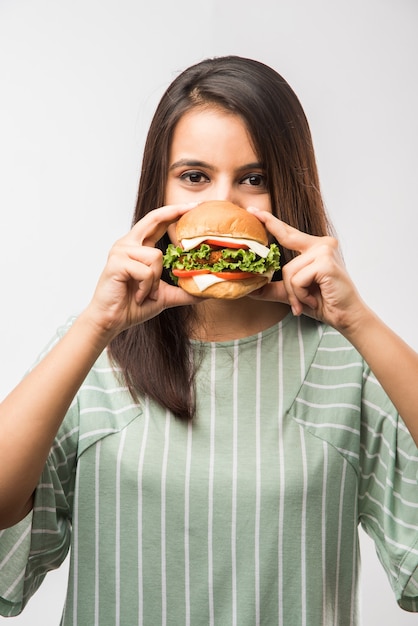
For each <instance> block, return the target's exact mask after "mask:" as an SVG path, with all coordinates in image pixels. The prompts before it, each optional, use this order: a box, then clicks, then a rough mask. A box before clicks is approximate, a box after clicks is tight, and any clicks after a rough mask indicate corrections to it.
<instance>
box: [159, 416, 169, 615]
mask: <svg viewBox="0 0 418 626" xmlns="http://www.w3.org/2000/svg"><path fill="white" fill-rule="evenodd" d="M170 423H171V417H170V413H169V411H166V416H165V432H164V452H163V465H162V469H161V624H162V626H165V625H166V623H167V558H166V517H165V516H166V488H167V465H168V451H169V448H170Z"/></svg>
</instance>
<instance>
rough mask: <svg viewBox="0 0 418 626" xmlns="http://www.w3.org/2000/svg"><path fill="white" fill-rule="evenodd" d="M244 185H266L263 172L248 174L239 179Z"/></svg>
mask: <svg viewBox="0 0 418 626" xmlns="http://www.w3.org/2000/svg"><path fill="white" fill-rule="evenodd" d="M241 182H242V183H243V184H244V185H251V187H262V188H263V189H265V188H266V187H267V183H266V177H265V176H264V175H263V174H248V176H245V178H243V179H242V181H241Z"/></svg>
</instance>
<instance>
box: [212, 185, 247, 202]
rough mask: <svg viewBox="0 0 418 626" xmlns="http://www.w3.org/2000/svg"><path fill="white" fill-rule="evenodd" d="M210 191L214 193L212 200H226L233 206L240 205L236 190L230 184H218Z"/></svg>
mask: <svg viewBox="0 0 418 626" xmlns="http://www.w3.org/2000/svg"><path fill="white" fill-rule="evenodd" d="M212 191H213V192H214V197H213V199H214V200H226V201H228V202H232V203H233V204H238V205H239V204H240V202H239V193H238V190H237V189H236V187H235V185H233V184H231V183H227V182H224V183H219V184H218V185H216V186H215V189H213V190H212ZM215 196H216V197H215Z"/></svg>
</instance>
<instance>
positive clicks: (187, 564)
mask: <svg viewBox="0 0 418 626" xmlns="http://www.w3.org/2000/svg"><path fill="white" fill-rule="evenodd" d="M192 433H193V428H192V423H191V422H189V424H188V426H187V451H186V476H185V485H184V586H185V605H186V619H185V626H190V535H189V528H190V470H191V464H192Z"/></svg>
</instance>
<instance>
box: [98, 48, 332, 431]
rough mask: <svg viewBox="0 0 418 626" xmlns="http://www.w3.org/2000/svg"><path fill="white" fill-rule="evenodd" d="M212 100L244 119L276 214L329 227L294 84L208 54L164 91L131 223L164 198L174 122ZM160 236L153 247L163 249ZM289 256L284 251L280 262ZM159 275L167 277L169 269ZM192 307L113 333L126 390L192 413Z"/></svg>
mask: <svg viewBox="0 0 418 626" xmlns="http://www.w3.org/2000/svg"><path fill="white" fill-rule="evenodd" d="M207 105H216V106H217V107H221V108H222V109H224V110H227V111H229V112H232V113H235V114H237V115H239V116H240V117H241V119H243V121H244V122H245V124H246V126H247V128H248V131H249V133H250V136H251V138H252V141H253V144H254V150H255V152H256V154H257V156H258V158H259V159H260V161H261V162H262V163H263V166H264V168H265V172H266V177H267V181H268V186H269V192H270V196H271V204H272V208H273V213H274V214H275V215H277V216H278V217H280V219H282V220H284V221H285V222H287V223H288V224H291V225H292V226H295V227H296V228H298V229H299V230H301V231H304V232H307V233H310V234H313V235H326V234H329V232H331V227H330V225H329V222H328V220H327V216H326V211H325V208H324V204H323V200H322V197H321V193H320V188H319V179H318V172H317V166H316V162H315V155H314V150H313V145H312V138H311V133H310V130H309V125H308V122H307V119H306V116H305V114H304V111H303V109H302V107H301V104H300V102H299V100H298V98H297V96H296V95H295V93H294V91H293V90H292V89H291V87H290V86H289V85H288V83H287V82H286V81H285V80H284V78H282V77H281V76H280V75H279V74H278V73H277V72H276V71H275V70H273V69H272V68H270V67H268V66H267V65H264V64H263V63H260V62H258V61H254V60H252V59H246V58H242V57H237V56H227V57H220V58H214V59H207V60H205V61H202V62H200V63H198V64H196V65H193V66H192V67H190V68H188V69H187V70H185V71H184V72H182V73H181V74H180V75H179V76H178V77H177V78H176V79H175V80H174V81H173V82H172V83H171V85H170V86H169V87H168V89H167V91H166V92H165V94H164V95H163V97H162V99H161V101H160V103H159V105H158V107H157V110H156V112H155V115H154V118H153V120H152V122H151V126H150V129H149V132H148V137H147V141H146V144H145V148H144V155H143V162H142V171H141V177H140V183H139V189H138V199H137V204H136V209H135V213H134V217H133V223H136V222H137V221H138V220H140V219H141V218H142V217H143V216H144V215H146V214H147V213H148V212H149V211H151V210H152V209H154V208H156V207H159V206H162V205H163V204H164V196H165V186H166V181H167V176H168V156H169V150H170V146H171V141H172V137H173V132H174V129H175V127H176V124H177V122H178V121H179V120H180V118H181V117H182V115H184V113H186V112H187V111H189V110H190V109H192V108H194V107H201V106H207ZM169 243H170V242H169V239H168V236H167V235H165V236H164V237H162V239H161V240H160V241H159V242H158V243H157V247H158V248H160V249H161V250H162V251H163V252H165V250H166V248H167V245H168V244H169ZM292 256H293V253H292V252H291V251H289V250H282V262H283V263H286V262H288V261H289V260H290V259H291V258H292ZM162 278H163V280H166V281H167V282H170V277H169V275H168V272H166V271H163V276H162ZM193 315H194V309H193V307H178V308H173V309H167V310H166V311H163V312H162V313H161V314H160V315H159V316H157V317H156V318H154V319H151V320H149V321H147V322H146V323H145V324H142V325H138V326H134V327H132V328H130V329H128V330H126V331H124V332H122V333H121V334H120V335H118V336H117V337H116V338H115V339H114V340H113V341H112V342H111V344H110V354H111V356H112V357H113V359H114V360H115V361H116V362H117V363H118V365H119V366H120V367H121V368H122V371H123V373H124V376H125V379H126V381H127V384H128V386H129V388H130V390H131V393H132V394H133V395H134V397H136V398H140V397H141V396H144V395H148V396H149V397H151V398H153V399H154V400H156V401H157V402H159V403H160V404H161V405H162V406H165V407H167V408H168V409H169V410H170V411H172V413H173V414H174V415H176V416H177V417H179V418H182V419H191V418H192V417H193V416H194V413H195V400H194V391H193V389H194V387H193V381H194V375H195V369H196V366H195V364H194V363H193V359H192V358H191V349H190V341H189V338H188V328H189V326H190V322H191V318H192V316H193Z"/></svg>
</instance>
